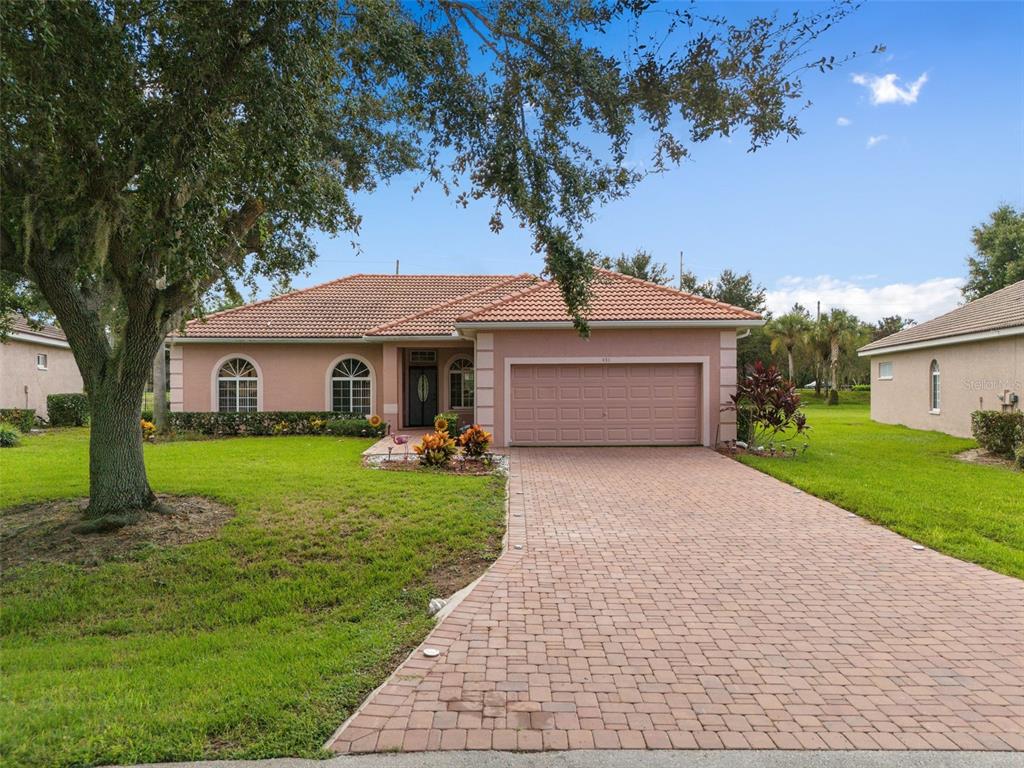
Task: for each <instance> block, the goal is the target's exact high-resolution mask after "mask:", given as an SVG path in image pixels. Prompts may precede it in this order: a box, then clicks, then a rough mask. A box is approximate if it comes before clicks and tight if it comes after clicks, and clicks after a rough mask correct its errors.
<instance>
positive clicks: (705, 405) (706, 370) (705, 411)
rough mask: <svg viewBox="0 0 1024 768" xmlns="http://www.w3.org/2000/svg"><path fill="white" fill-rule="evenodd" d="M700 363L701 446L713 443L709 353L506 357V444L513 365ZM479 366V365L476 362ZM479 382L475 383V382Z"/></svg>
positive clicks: (504, 397) (504, 395)
mask: <svg viewBox="0 0 1024 768" xmlns="http://www.w3.org/2000/svg"><path fill="white" fill-rule="evenodd" d="M623 363H625V364H629V363H638V364H654V365H657V364H658V363H669V364H671V363H698V364H700V369H701V381H700V386H701V393H700V399H701V418H700V421H701V424H700V431H701V445H703V446H704V447H706V448H710V447H712V446H711V358H710V357H709V356H708V355H682V356H672V357H506V358H505V377H504V385H505V391H504V392H503V393H502V400H503V402H502V405H503V406H504V409H503V410H504V414H503V419H504V421H503V424H502V435H503V437H504V441H505V445H511V441H510V440H509V431H510V429H511V426H512V366H513V365H567V364H568V365H574V364H579V365H601V364H608V365H616V364H623ZM474 365H475V364H474ZM475 383H476V382H474V384H475Z"/></svg>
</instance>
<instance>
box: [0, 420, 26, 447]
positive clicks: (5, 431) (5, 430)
mask: <svg viewBox="0 0 1024 768" xmlns="http://www.w3.org/2000/svg"><path fill="white" fill-rule="evenodd" d="M20 442H21V432H19V431H18V428H17V427H15V426H14V425H13V424H8V423H6V422H0V448H14V447H15V446H17V445H18V443H20Z"/></svg>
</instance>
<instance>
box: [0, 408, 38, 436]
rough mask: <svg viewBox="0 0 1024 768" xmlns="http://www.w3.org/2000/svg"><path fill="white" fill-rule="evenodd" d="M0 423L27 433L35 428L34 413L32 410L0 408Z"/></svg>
mask: <svg viewBox="0 0 1024 768" xmlns="http://www.w3.org/2000/svg"><path fill="white" fill-rule="evenodd" d="M0 421H2V422H4V423H5V424H9V425H11V426H14V427H17V428H18V429H19V430H21V431H22V432H25V433H27V432H29V431H31V429H32V427H33V426H35V423H36V412H35V410H34V409H32V408H0Z"/></svg>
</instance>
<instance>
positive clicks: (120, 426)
mask: <svg viewBox="0 0 1024 768" xmlns="http://www.w3.org/2000/svg"><path fill="white" fill-rule="evenodd" d="M144 389H145V380H143V381H142V382H139V383H135V382H132V383H128V382H122V381H119V380H118V378H117V377H114V376H110V377H105V378H104V380H103V381H101V382H99V383H97V385H96V386H95V387H94V388H93V391H91V392H90V393H89V406H90V410H91V412H92V428H91V432H90V435H89V508H88V510H86V517H87V518H102V517H107V516H116V517H123V516H125V514H126V513H131V512H132V511H135V510H140V509H147V508H149V507H150V506H152V504H153V502H154V501H155V500H156V497H155V496H154V495H153V491H152V489H151V488H150V487H149V481H148V480H147V479H146V465H145V463H144V461H143V458H142V427H141V426H140V424H139V419H140V418H141V415H142V393H143V390H144ZM125 522H127V520H125Z"/></svg>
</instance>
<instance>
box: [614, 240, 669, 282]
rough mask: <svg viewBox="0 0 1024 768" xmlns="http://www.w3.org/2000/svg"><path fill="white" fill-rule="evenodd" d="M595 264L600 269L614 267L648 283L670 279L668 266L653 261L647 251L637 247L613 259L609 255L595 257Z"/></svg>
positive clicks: (617, 270)
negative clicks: (631, 251) (633, 250)
mask: <svg viewBox="0 0 1024 768" xmlns="http://www.w3.org/2000/svg"><path fill="white" fill-rule="evenodd" d="M596 263H597V266H599V267H601V268H602V269H614V270H615V271H616V272H621V273H622V274H624V275H629V276H630V277H638V278H640V279H641V280H646V281H647V282H649V283H657V284H658V285H668V283H669V281H670V280H671V279H672V277H671V275H669V274H668V267H667V266H665V264H664V263H662V262H660V261H655V260H654V257H653V256H651V254H649V253H648V252H647V251H645V250H642V249H640V248H638V249H637V250H636V251H635V252H634V253H633V254H632V255H629V256H627V255H626V254H624V253H623V254H621V255H619V256H617V257H616V258H615V259H612V257H611V256H601V257H600V258H598V259H597V262H596Z"/></svg>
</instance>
